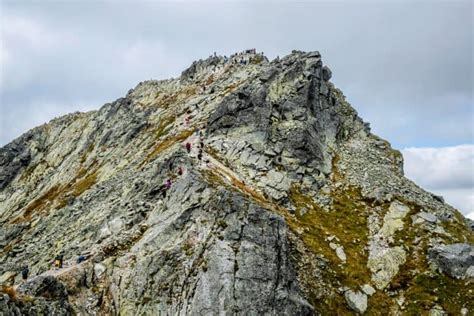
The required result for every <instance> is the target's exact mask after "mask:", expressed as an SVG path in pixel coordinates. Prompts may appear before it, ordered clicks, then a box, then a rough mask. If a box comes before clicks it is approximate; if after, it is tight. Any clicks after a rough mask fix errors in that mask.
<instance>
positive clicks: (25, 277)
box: [21, 266, 30, 283]
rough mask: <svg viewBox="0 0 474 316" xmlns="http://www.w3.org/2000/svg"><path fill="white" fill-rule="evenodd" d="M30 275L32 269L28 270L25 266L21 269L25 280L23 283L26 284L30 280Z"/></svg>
mask: <svg viewBox="0 0 474 316" xmlns="http://www.w3.org/2000/svg"><path fill="white" fill-rule="evenodd" d="M29 273H30V269H28V266H24V267H23V268H22V269H21V278H22V279H23V283H26V280H27V279H28V274H29Z"/></svg>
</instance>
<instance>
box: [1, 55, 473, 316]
mask: <svg viewBox="0 0 474 316" xmlns="http://www.w3.org/2000/svg"><path fill="white" fill-rule="evenodd" d="M330 79H331V71H330V70H329V68H327V67H326V66H323V64H322V61H321V56H320V54H319V53H318V52H309V53H305V52H300V51H294V52H292V53H291V54H290V55H288V56H286V57H284V58H282V59H278V60H273V61H271V62H270V61H268V60H267V58H266V57H264V56H262V55H259V54H254V53H242V54H236V55H233V56H232V57H231V58H229V59H227V58H224V57H210V58H208V59H206V60H200V61H196V62H194V63H193V64H192V65H191V67H190V68H188V69H187V70H185V71H184V72H183V73H182V75H181V77H179V78H176V79H170V80H162V81H146V82H142V83H140V84H139V85H138V86H137V87H136V88H135V89H132V90H130V91H129V92H128V93H127V95H126V96H125V97H124V98H120V99H118V100H116V101H114V102H112V103H108V104H105V105H104V106H103V107H102V108H101V109H100V110H98V111H92V112H88V113H74V114H71V115H67V116H64V117H61V118H58V119H54V120H52V121H51V122H49V123H47V124H44V125H42V126H39V127H37V128H35V129H33V130H31V131H29V132H28V133H26V134H24V135H23V136H21V137H20V138H18V139H16V140H15V141H13V142H12V143H10V144H8V145H7V146H5V147H3V148H1V149H0V222H1V228H0V244H1V247H2V248H1V251H0V282H1V283H2V284H3V287H2V290H1V291H2V292H3V293H4V294H3V295H2V296H0V310H1V311H3V312H4V314H6V315H10V314H12V315H18V314H37V313H45V314H53V313H54V314H56V315H68V314H82V315H87V314H92V315H94V314H114V315H145V314H146V315H158V314H159V313H161V314H164V315H171V314H181V315H188V314H189V315H216V314H223V313H225V314H229V315H230V314H239V315H257V314H287V315H313V314H315V315H318V314H322V315H335V314H337V315H343V314H355V313H366V314H369V315H380V314H384V315H385V314H394V315H399V314H402V315H403V314H407V315H414V314H416V315H419V314H427V313H431V314H432V313H434V315H442V314H443V313H450V314H465V315H468V314H471V315H472V313H474V292H473V277H474V248H473V243H474V234H473V232H472V223H468V222H467V220H466V219H464V218H463V217H462V215H460V213H459V212H457V211H456V210H455V209H453V208H452V207H450V206H449V205H447V204H445V203H444V201H443V200H442V198H440V197H437V196H434V195H433V194H431V193H429V192H426V191H424V190H423V189H421V188H420V187H418V186H416V184H414V183H413V182H411V181H410V180H408V179H406V178H405V177H404V175H403V158H402V155H401V154H400V152H398V151H397V150H394V149H392V148H391V146H390V144H389V143H388V142H387V141H385V140H382V139H380V138H378V137H377V136H375V135H373V134H371V132H370V129H369V127H368V124H366V123H364V122H363V121H362V119H361V118H359V117H358V115H357V113H356V111H355V110H354V109H353V108H352V107H351V106H350V105H349V103H347V101H346V100H345V98H344V96H343V94H342V92H341V91H340V90H338V89H337V88H335V87H334V85H333V84H332V83H331V82H330ZM387 119H389V118H387ZM186 144H189V145H190V148H186ZM188 149H190V150H188ZM469 225H471V226H470V227H469ZM61 252H62V253H63V254H64V257H65V259H66V261H65V264H64V267H63V268H61V269H54V268H53V267H52V265H51V262H52V261H53V259H54V258H55V256H56V255H57V254H59V253H61ZM81 254H82V255H84V256H85V257H86V260H85V261H83V262H81V263H77V262H76V259H77V257H78V256H79V255H81ZM25 265H28V266H29V268H30V277H29V279H28V281H27V282H26V283H22V282H21V275H20V274H19V271H20V269H21V268H22V267H23V266H25Z"/></svg>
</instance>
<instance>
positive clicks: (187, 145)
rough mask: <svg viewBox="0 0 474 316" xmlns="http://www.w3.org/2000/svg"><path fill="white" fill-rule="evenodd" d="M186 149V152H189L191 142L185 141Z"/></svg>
mask: <svg viewBox="0 0 474 316" xmlns="http://www.w3.org/2000/svg"><path fill="white" fill-rule="evenodd" d="M186 150H187V151H188V154H189V153H190V152H191V143H189V142H188V143H186Z"/></svg>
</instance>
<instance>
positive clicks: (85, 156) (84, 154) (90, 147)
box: [79, 143, 94, 164]
mask: <svg viewBox="0 0 474 316" xmlns="http://www.w3.org/2000/svg"><path fill="white" fill-rule="evenodd" d="M93 150H94V144H93V143H91V144H90V145H89V147H87V150H86V151H84V153H83V154H82V156H81V159H80V160H79V162H80V163H81V164H83V163H84V162H86V160H87V156H88V155H89V153H90V152H92V151H93Z"/></svg>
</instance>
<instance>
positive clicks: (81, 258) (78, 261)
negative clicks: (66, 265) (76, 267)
mask: <svg viewBox="0 0 474 316" xmlns="http://www.w3.org/2000/svg"><path fill="white" fill-rule="evenodd" d="M84 261H86V257H85V256H84V255H79V257H78V258H77V264H80V263H81V262H84Z"/></svg>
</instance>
